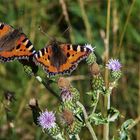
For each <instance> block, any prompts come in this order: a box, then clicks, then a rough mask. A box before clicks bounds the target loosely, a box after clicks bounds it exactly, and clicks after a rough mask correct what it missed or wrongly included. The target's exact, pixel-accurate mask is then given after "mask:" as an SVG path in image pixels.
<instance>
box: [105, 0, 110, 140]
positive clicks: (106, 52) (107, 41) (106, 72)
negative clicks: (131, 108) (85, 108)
mask: <svg viewBox="0 0 140 140" xmlns="http://www.w3.org/2000/svg"><path fill="white" fill-rule="evenodd" d="M110 7H111V0H108V1H107V23H106V38H105V63H106V64H107V62H108V59H109V33H110V32H109V31H110V30H109V29H110ZM108 77H109V72H108V69H105V86H106V88H108V85H109V81H108ZM104 104H105V107H106V108H107V109H109V108H110V95H108V96H107V97H105V103H104ZM103 139H104V140H109V123H108V124H105V125H104V131H103Z"/></svg>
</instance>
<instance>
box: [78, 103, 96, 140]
mask: <svg viewBox="0 0 140 140" xmlns="http://www.w3.org/2000/svg"><path fill="white" fill-rule="evenodd" d="M77 105H78V106H80V107H81V109H82V111H83V114H84V119H85V123H86V126H87V128H88V130H89V132H90V133H91V136H92V139H93V140H97V137H96V134H95V132H94V130H93V128H92V126H91V124H90V123H89V121H88V115H87V112H86V109H85V107H84V106H83V105H82V104H81V103H80V102H79V101H77Z"/></svg>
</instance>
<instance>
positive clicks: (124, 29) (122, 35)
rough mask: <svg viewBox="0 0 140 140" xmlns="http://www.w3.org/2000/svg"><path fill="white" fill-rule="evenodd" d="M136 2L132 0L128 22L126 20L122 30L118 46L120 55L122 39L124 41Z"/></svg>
mask: <svg viewBox="0 0 140 140" xmlns="http://www.w3.org/2000/svg"><path fill="white" fill-rule="evenodd" d="M134 3H135V0H133V1H132V4H131V6H130V9H129V11H128V15H127V18H126V22H125V25H124V28H123V32H122V34H121V37H120V43H119V47H118V55H119V54H120V51H121V48H122V41H123V38H124V34H125V31H126V28H127V25H128V22H129V19H130V15H131V13H132V9H133V6H134Z"/></svg>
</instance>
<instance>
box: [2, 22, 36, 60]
mask: <svg viewBox="0 0 140 140" xmlns="http://www.w3.org/2000/svg"><path fill="white" fill-rule="evenodd" d="M34 53H35V49H34V47H33V45H32V43H31V42H30V40H29V39H28V38H27V37H26V35H25V34H24V33H22V32H20V31H19V30H17V29H14V28H13V27H12V26H10V25H7V24H4V23H0V61H2V62H6V61H11V60H13V59H28V58H29V57H30V56H31V55H33V54H34Z"/></svg>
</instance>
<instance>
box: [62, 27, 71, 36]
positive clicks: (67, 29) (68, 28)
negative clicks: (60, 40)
mask: <svg viewBox="0 0 140 140" xmlns="http://www.w3.org/2000/svg"><path fill="white" fill-rule="evenodd" d="M70 29H71V27H70V26H68V27H67V28H66V29H65V30H64V32H63V33H62V36H63V35H64V34H65V33H66V32H67V31H69V30H70Z"/></svg>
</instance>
